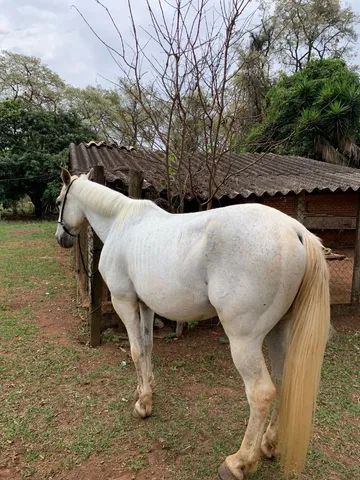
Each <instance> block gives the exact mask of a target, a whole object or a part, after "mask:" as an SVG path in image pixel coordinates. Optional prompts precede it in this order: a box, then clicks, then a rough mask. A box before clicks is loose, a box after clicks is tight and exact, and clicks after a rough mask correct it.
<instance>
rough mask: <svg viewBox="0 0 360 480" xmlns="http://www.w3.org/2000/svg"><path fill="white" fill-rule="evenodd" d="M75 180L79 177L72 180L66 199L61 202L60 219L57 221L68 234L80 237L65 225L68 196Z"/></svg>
mask: <svg viewBox="0 0 360 480" xmlns="http://www.w3.org/2000/svg"><path fill="white" fill-rule="evenodd" d="M75 180H77V178H74V179H73V180H71V182H70V184H69V186H68V188H67V189H66V192H65V196H64V200H63V202H62V204H61V210H60V220H58V222H57V223H59V224H60V225H61V226H62V227H63V229H64V231H65V232H66V233H67V234H68V235H70V237H78V236H79V234H76V235H74V234H73V233H71V232H70V231H69V229H68V228H67V226H66V225H65V223H64V220H63V216H64V208H65V202H66V198H67V196H68V193H69V190H70V188H71V185H72V184H73V183H74V182H75Z"/></svg>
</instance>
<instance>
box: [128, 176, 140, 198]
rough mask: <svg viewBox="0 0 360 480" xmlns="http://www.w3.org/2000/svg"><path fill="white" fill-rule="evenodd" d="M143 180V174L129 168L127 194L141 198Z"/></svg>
mask: <svg viewBox="0 0 360 480" xmlns="http://www.w3.org/2000/svg"><path fill="white" fill-rule="evenodd" d="M143 181H144V176H143V173H142V172H140V171H139V170H133V169H130V170H129V189H128V195H129V197H130V198H141V196H142V184H143Z"/></svg>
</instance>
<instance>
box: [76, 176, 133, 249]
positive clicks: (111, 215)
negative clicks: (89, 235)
mask: <svg viewBox="0 0 360 480" xmlns="http://www.w3.org/2000/svg"><path fill="white" fill-rule="evenodd" d="M76 183H77V182H75V184H76ZM75 184H74V186H75ZM75 194H76V196H77V198H78V200H79V201H80V203H81V205H82V208H83V211H84V214H85V217H86V218H87V220H88V222H89V223H90V225H91V226H92V228H93V229H94V230H95V232H96V234H97V235H98V237H99V238H100V239H101V240H102V242H105V240H106V238H107V236H108V233H109V231H110V229H111V227H112V225H113V222H114V220H115V218H116V217H118V216H119V215H121V213H122V211H126V210H128V208H129V205H130V204H131V203H132V202H133V200H131V199H130V198H128V197H126V196H125V195H122V194H121V193H119V192H116V191H114V190H111V189H110V188H107V187H104V186H103V185H99V184H97V183H94V182H89V181H82V182H79V183H78V184H77V189H76V190H75Z"/></svg>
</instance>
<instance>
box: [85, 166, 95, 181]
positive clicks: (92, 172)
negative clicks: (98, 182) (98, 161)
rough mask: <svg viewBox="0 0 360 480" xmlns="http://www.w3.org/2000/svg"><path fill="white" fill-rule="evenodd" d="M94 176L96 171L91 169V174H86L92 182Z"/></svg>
mask: <svg viewBox="0 0 360 480" xmlns="http://www.w3.org/2000/svg"><path fill="white" fill-rule="evenodd" d="M93 175H94V169H93V168H90V170H89V173H87V174H86V176H87V179H88V180H91V179H92V177H93Z"/></svg>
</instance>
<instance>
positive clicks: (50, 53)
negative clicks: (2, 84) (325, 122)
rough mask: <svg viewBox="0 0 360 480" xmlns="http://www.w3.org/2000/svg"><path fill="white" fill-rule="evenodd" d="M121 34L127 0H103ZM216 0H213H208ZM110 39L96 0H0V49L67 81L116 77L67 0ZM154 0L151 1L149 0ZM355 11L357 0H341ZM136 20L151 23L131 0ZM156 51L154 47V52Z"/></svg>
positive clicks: (359, 8) (139, 1)
mask: <svg viewBox="0 0 360 480" xmlns="http://www.w3.org/2000/svg"><path fill="white" fill-rule="evenodd" d="M103 1H104V3H106V5H107V6H108V7H109V9H110V10H111V12H112V14H113V15H114V18H115V20H116V22H117V24H118V26H119V28H120V29H121V32H122V34H123V35H124V36H125V38H129V39H130V37H131V34H130V21H129V14H128V10H127V0H103ZM213 1H214V2H216V0H213ZM73 3H74V4H75V5H76V6H77V7H78V8H79V9H80V10H81V11H82V12H83V13H84V15H86V17H87V18H88V20H89V22H90V23H91V24H92V25H93V26H94V28H95V29H96V31H97V32H98V33H99V34H100V35H101V36H102V37H103V38H104V39H105V40H107V41H109V43H110V44H111V45H115V46H116V45H118V43H117V42H118V38H117V35H116V32H115V31H114V29H113V28H112V27H111V24H110V21H109V19H108V18H107V16H106V12H105V11H104V10H103V9H102V8H101V7H100V6H99V5H98V4H97V3H96V1H95V0H0V50H6V49H7V50H11V51H15V52H18V53H23V54H25V55H35V56H37V57H40V58H41V59H42V60H43V61H44V62H45V63H46V64H47V65H48V66H49V67H50V68H51V69H53V70H54V71H56V72H57V73H58V74H59V75H60V76H61V77H62V78H64V79H65V80H66V81H67V82H68V83H71V84H73V85H76V86H86V85H88V84H95V83H97V82H100V83H102V84H104V85H107V83H106V81H105V80H103V79H102V78H101V76H103V77H105V78H109V79H111V80H116V77H117V76H118V75H119V71H118V69H117V67H116V65H115V64H114V62H113V60H112V59H111V57H110V56H109V54H108V52H107V50H106V49H105V47H103V46H102V45H101V44H100V43H99V41H98V40H97V39H96V38H95V37H94V35H93V34H92V33H91V31H90V30H89V28H88V27H87V26H86V25H85V23H84V21H83V20H82V19H81V17H80V16H79V14H78V13H77V12H76V10H75V9H74V8H72V4H73ZM156 3H157V2H155V1H154V5H156ZM344 3H346V4H347V5H350V6H351V7H352V8H353V9H354V10H355V11H356V12H357V13H359V14H360V2H359V1H358V0H351V1H350V2H349V1H348V2H344ZM133 5H134V15H135V18H136V23H137V25H141V26H143V27H145V28H147V27H148V26H149V24H150V21H149V18H148V15H147V11H146V6H145V2H144V1H143V0H134V1H133ZM153 53H154V55H157V52H156V50H155V51H154V52H153Z"/></svg>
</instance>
